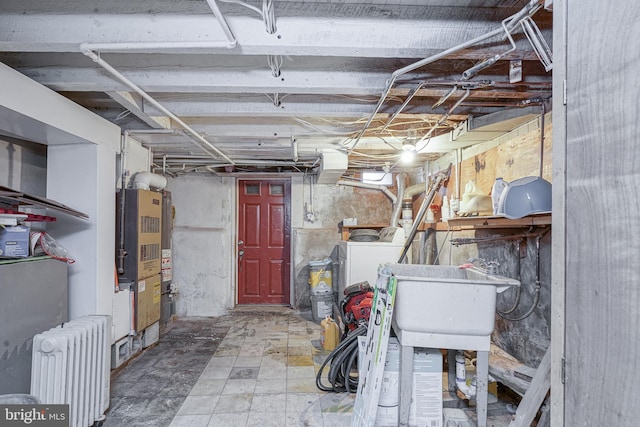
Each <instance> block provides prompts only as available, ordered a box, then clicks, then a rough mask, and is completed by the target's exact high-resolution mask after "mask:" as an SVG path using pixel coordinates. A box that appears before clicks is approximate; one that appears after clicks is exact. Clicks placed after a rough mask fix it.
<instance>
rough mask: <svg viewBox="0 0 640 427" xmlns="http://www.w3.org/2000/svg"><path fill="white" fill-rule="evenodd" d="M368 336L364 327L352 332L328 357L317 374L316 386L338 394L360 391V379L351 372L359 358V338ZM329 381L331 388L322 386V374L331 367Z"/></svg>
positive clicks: (328, 375) (328, 374)
mask: <svg viewBox="0 0 640 427" xmlns="http://www.w3.org/2000/svg"><path fill="white" fill-rule="evenodd" d="M366 334H367V326H366V325H362V326H360V327H359V328H358V329H356V330H354V331H353V332H351V333H350V334H349V335H347V337H346V338H345V339H344V340H342V341H341V342H340V344H338V346H337V347H336V348H335V350H333V351H332V352H331V354H329V356H327V358H326V359H325V361H324V362H323V363H322V366H321V367H320V369H319V370H318V373H317V374H316V386H317V387H318V388H319V389H320V390H322V391H333V392H336V393H341V392H345V391H346V392H349V393H355V392H357V390H358V377H357V376H355V377H354V376H353V375H351V370H352V369H353V366H354V364H355V361H356V358H357V356H358V337H359V336H362V335H366ZM329 364H330V366H329V372H328V373H327V379H328V380H329V384H330V386H326V385H324V384H322V373H323V372H324V368H325V367H326V366H327V365H329Z"/></svg>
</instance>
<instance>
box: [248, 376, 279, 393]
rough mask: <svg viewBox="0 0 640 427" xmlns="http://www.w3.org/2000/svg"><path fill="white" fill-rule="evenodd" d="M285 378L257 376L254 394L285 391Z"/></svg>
mask: <svg viewBox="0 0 640 427" xmlns="http://www.w3.org/2000/svg"><path fill="white" fill-rule="evenodd" d="M286 391H287V380H286V379H285V378H258V381H257V382H256V389H255V391H254V393H255V394H267V393H269V394H271V393H285V392H286Z"/></svg>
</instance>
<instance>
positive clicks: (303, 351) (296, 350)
mask: <svg viewBox="0 0 640 427" xmlns="http://www.w3.org/2000/svg"><path fill="white" fill-rule="evenodd" d="M310 355H311V346H308V345H307V346H303V345H297V346H289V347H288V348H287V356H310Z"/></svg>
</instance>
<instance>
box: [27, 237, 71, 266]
mask: <svg viewBox="0 0 640 427" xmlns="http://www.w3.org/2000/svg"><path fill="white" fill-rule="evenodd" d="M30 241H31V254H32V255H42V254H43V253H44V254H46V255H49V256H50V257H51V258H53V259H57V260H59V261H64V262H66V263H67V264H73V263H74V262H76V260H75V259H73V258H71V256H70V255H69V252H68V251H67V250H66V249H65V248H63V247H62V246H60V245H59V244H58V242H56V241H55V239H54V238H53V237H51V236H50V235H49V234H47V233H45V232H44V231H34V232H32V233H31V237H30Z"/></svg>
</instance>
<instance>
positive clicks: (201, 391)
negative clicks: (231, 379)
mask: <svg viewBox="0 0 640 427" xmlns="http://www.w3.org/2000/svg"><path fill="white" fill-rule="evenodd" d="M226 382H227V380H213V379H206V378H201V379H199V380H198V381H197V382H196V385H194V386H193V388H192V389H191V392H190V393H189V396H212V395H215V394H220V393H222V389H223V388H224V385H225V384H226Z"/></svg>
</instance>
